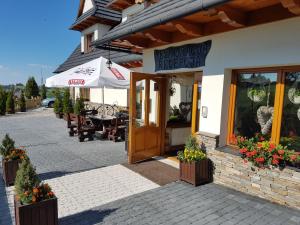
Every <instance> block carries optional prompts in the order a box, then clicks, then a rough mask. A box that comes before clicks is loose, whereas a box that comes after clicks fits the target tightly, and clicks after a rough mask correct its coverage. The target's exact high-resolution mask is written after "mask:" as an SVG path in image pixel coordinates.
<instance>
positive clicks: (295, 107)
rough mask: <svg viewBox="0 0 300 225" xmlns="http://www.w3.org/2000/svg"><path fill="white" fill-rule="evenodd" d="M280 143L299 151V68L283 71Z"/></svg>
mask: <svg viewBox="0 0 300 225" xmlns="http://www.w3.org/2000/svg"><path fill="white" fill-rule="evenodd" d="M284 83H285V87H284V93H283V107H282V108H283V110H282V119H281V131H280V143H281V144H283V145H285V146H288V147H289V148H290V149H295V150H297V151H300V70H299V72H285V73H284Z"/></svg>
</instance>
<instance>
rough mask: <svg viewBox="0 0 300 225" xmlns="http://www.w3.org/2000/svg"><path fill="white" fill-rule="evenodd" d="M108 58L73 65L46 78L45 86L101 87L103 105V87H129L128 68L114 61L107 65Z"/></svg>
mask: <svg viewBox="0 0 300 225" xmlns="http://www.w3.org/2000/svg"><path fill="white" fill-rule="evenodd" d="M107 62H108V60H107V59H105V58H103V57H100V58H97V59H94V60H92V61H89V62H87V63H84V64H82V65H79V66H76V67H73V68H72V69H69V70H67V71H65V72H62V73H60V74H57V75H55V76H52V77H50V78H48V79H47V80H46V87H58V88H62V87H81V88H102V103H103V105H104V88H105V87H106V88H116V89H129V88H130V72H131V71H130V70H128V69H126V68H125V67H123V66H120V65H118V64H116V63H113V62H112V63H111V65H110V68H109V67H108V65H107Z"/></svg>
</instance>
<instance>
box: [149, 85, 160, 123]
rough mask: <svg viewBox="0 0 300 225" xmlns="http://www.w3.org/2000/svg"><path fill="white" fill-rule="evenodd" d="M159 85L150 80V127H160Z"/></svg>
mask: <svg viewBox="0 0 300 225" xmlns="http://www.w3.org/2000/svg"><path fill="white" fill-rule="evenodd" d="M158 92H159V83H157V82H155V81H153V80H150V88H149V126H152V127H158V126H159V125H158V124H159V120H158V119H159V118H158V115H159V94H158Z"/></svg>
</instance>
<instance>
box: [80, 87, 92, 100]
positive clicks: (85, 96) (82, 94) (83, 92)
mask: <svg viewBox="0 0 300 225" xmlns="http://www.w3.org/2000/svg"><path fill="white" fill-rule="evenodd" d="M80 97H82V98H83V100H84V101H90V89H89V88H80Z"/></svg>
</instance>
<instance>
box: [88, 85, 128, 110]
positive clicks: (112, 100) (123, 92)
mask: <svg viewBox="0 0 300 225" xmlns="http://www.w3.org/2000/svg"><path fill="white" fill-rule="evenodd" d="M127 99H128V95H127V89H109V88H104V103H105V104H109V105H112V104H116V105H118V106H125V107H127V106H128V102H127ZM90 102H94V103H102V89H101V88H91V89H90Z"/></svg>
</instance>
